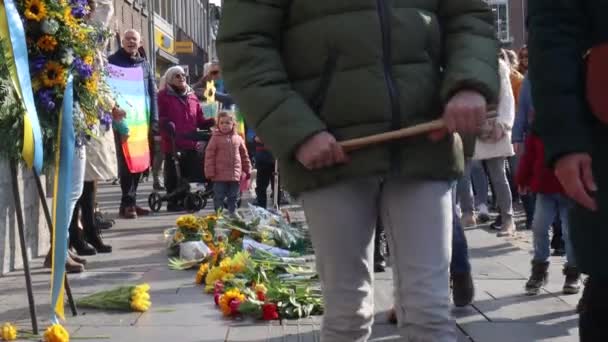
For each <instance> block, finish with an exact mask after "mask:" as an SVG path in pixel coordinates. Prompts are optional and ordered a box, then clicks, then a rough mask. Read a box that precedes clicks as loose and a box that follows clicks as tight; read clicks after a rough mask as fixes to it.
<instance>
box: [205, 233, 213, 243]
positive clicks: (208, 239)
mask: <svg viewBox="0 0 608 342" xmlns="http://www.w3.org/2000/svg"><path fill="white" fill-rule="evenodd" d="M203 241H204V242H205V243H210V242H213V236H212V235H211V233H209V232H207V231H205V232H203Z"/></svg>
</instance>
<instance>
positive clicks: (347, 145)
mask: <svg viewBox="0 0 608 342" xmlns="http://www.w3.org/2000/svg"><path fill="white" fill-rule="evenodd" d="M495 117H496V111H495V110H492V111H490V112H488V116H487V119H490V118H495ZM445 127H446V125H445V121H443V119H437V120H433V121H430V122H426V123H423V124H419V125H415V126H411V127H406V128H402V129H398V130H396V131H390V132H385V133H380V134H374V135H370V136H367V137H362V138H356V139H350V140H344V141H341V142H339V144H340V146H342V149H344V152H353V151H357V150H360V149H362V148H365V147H368V146H371V145H376V144H382V143H387V142H390V141H394V140H400V139H404V138H409V137H413V136H416V135H419V134H424V133H430V132H433V131H437V130H440V129H443V128H445Z"/></svg>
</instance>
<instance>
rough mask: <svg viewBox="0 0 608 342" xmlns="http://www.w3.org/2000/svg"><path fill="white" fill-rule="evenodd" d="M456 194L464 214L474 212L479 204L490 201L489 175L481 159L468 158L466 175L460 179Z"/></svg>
mask: <svg viewBox="0 0 608 342" xmlns="http://www.w3.org/2000/svg"><path fill="white" fill-rule="evenodd" d="M471 185H472V186H471ZM472 187H474V188H475V195H473V188H472ZM456 194H457V196H456V199H457V202H460V207H461V208H462V212H463V213H464V214H473V213H474V212H475V209H476V208H477V207H479V205H481V204H487V203H488V177H486V173H485V171H484V170H483V166H482V164H481V161H480V160H472V159H467V160H466V164H465V170H464V177H462V178H461V179H459V180H458V185H457V186H456Z"/></svg>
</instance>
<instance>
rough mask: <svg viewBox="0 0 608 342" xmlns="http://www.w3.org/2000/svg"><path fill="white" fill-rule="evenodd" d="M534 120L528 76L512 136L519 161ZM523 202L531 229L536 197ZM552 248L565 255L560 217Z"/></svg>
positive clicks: (523, 87) (554, 230) (521, 93)
mask: <svg viewBox="0 0 608 342" xmlns="http://www.w3.org/2000/svg"><path fill="white" fill-rule="evenodd" d="M533 119H534V103H533V102H532V85H531V83H530V77H529V76H528V74H526V75H525V77H524V81H523V83H522V85H521V90H520V93H519V106H518V109H517V113H516V115H515V122H514V124H513V133H512V136H511V140H512V142H513V147H514V149H515V153H516V156H517V159H519V157H520V156H522V155H523V153H524V141H525V140H526V136H527V135H528V133H529V132H530V129H531V126H532V121H533ZM516 164H518V162H516ZM521 200H522V203H523V205H524V211H525V212H526V227H531V226H532V218H533V217H534V209H535V206H536V196H535V194H532V193H531V194H527V195H521ZM551 247H552V248H553V249H555V254H556V255H563V254H565V244H564V241H563V239H562V231H561V220H560V218H559V215H557V216H556V217H555V221H554V222H553V240H552V241H551Z"/></svg>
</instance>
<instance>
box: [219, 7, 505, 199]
mask: <svg viewBox="0 0 608 342" xmlns="http://www.w3.org/2000/svg"><path fill="white" fill-rule="evenodd" d="M222 12H223V17H222V22H221V27H220V34H219V38H218V44H217V48H218V53H219V57H220V61H221V64H222V68H223V72H224V79H225V82H226V84H227V87H228V90H229V91H230V92H231V94H233V95H234V98H235V100H236V103H237V104H238V105H239V106H240V108H241V109H242V111H243V112H244V113H245V117H246V119H247V121H248V123H249V124H250V125H251V126H252V127H254V130H255V131H256V133H257V134H258V135H259V136H260V137H261V138H262V139H263V140H264V143H265V144H267V146H269V147H270V149H271V150H272V152H273V154H274V155H276V156H277V157H278V158H279V160H280V162H281V168H282V169H281V170H282V174H283V175H284V180H285V182H286V185H287V189H288V190H289V191H291V192H292V193H299V192H302V191H307V190H312V189H315V188H318V187H322V186H327V185H330V184H332V183H335V182H338V181H342V180H345V179H349V178H355V177H364V176H369V175H386V174H389V173H391V174H396V175H401V176H405V177H410V178H419V179H434V180H451V179H455V178H456V177H458V176H459V175H460V174H461V172H462V169H463V156H462V155H463V151H462V142H461V140H460V139H459V138H456V136H454V135H449V136H448V137H446V138H445V139H444V140H443V141H440V142H438V143H432V142H430V140H428V139H427V137H416V138H411V139H407V140H404V141H400V142H397V143H393V144H387V145H382V146H375V147H370V148H366V149H364V150H361V151H358V152H354V153H352V154H351V161H350V163H348V164H347V165H341V166H336V167H332V168H327V169H323V170H319V171H308V170H306V169H305V168H304V167H303V166H302V165H301V164H300V163H298V162H297V161H296V160H295V157H294V154H295V151H296V150H297V148H298V147H299V146H300V145H301V144H302V143H303V142H304V141H306V139H308V138H309V137H311V136H312V135H314V134H315V133H318V132H321V131H324V130H327V131H329V132H330V133H332V134H333V135H334V136H335V137H336V139H338V140H346V139H351V138H357V137H363V136H367V135H371V134H377V133H382V132H387V131H390V130H394V129H399V128H403V127H408V126H412V125H415V124H419V123H422V122H426V121H430V120H433V119H436V118H438V117H439V116H440V115H441V112H442V106H443V105H444V104H445V103H446V102H447V100H448V99H449V98H450V97H451V96H452V95H453V94H454V93H456V92H457V91H459V90H462V89H472V90H476V91H479V92H480V93H481V94H483V95H484V96H485V97H486V98H487V100H488V101H489V102H491V103H493V102H495V99H496V97H497V93H498V87H499V81H498V63H497V52H498V44H497V41H496V40H495V33H494V27H493V15H492V13H491V12H490V10H489V8H488V6H487V5H486V4H485V2H483V1H482V0H392V1H391V0H325V1H313V0H225V1H224V5H223V11H222Z"/></svg>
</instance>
